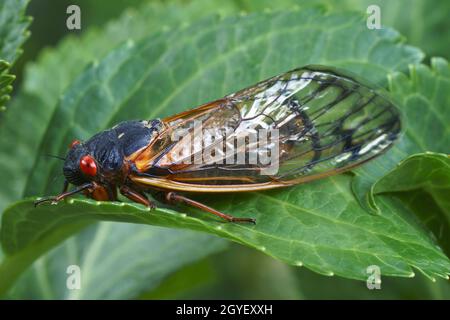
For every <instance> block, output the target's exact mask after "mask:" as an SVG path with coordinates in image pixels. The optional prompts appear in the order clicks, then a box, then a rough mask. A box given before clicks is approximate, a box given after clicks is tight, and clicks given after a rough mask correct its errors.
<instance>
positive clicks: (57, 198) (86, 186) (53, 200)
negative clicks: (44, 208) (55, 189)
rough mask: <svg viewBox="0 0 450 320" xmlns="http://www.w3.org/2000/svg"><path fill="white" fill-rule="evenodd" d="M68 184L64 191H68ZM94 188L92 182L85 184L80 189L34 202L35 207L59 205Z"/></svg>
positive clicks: (65, 185)
mask: <svg viewBox="0 0 450 320" xmlns="http://www.w3.org/2000/svg"><path fill="white" fill-rule="evenodd" d="M67 187H68V184H66V183H64V189H63V190H67ZM93 188H94V184H93V183H92V182H89V183H85V184H83V185H81V186H79V187H78V188H75V189H73V190H71V191H64V192H63V193H61V194H59V195H57V196H54V197H47V198H43V199H40V200H37V201H35V202H34V206H35V207H37V206H38V205H40V204H42V203H44V202H51V203H57V202H59V201H61V200H63V199H64V198H67V197H70V196H72V195H74V194H77V193H80V192H83V191H85V190H89V189H93Z"/></svg>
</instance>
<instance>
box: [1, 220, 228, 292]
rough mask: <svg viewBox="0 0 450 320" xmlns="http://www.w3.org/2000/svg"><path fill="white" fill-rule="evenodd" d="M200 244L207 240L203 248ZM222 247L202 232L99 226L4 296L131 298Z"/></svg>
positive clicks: (75, 239) (41, 263) (51, 256)
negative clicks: (70, 282) (72, 285)
mask: <svg viewBox="0 0 450 320" xmlns="http://www.w3.org/2000/svg"><path fill="white" fill-rule="evenodd" d="M112 235H113V236H112ZM205 242H209V243H208V245H207V246H205V245H204V244H205ZM225 244H226V243H225V242H224V241H221V239H219V238H212V237H210V236H208V235H206V234H199V233H194V232H189V231H180V230H174V229H162V228H156V227H155V228H148V227H142V226H141V227H140V228H136V226H135V225H132V224H118V223H112V222H104V223H100V224H98V225H96V226H90V227H88V228H87V229H85V230H83V231H82V232H81V233H79V234H78V235H77V236H76V237H73V238H71V239H70V240H69V241H67V244H66V245H65V246H63V247H59V248H57V249H56V250H54V251H53V252H52V253H51V254H49V255H45V256H43V257H42V258H40V259H39V260H37V262H36V264H35V268H34V269H33V270H32V272H29V273H27V274H26V276H25V277H24V279H22V281H21V282H20V283H19V286H16V287H15V288H14V290H13V291H12V293H11V294H10V296H11V297H12V298H14V297H20V298H31V299H42V298H44V299H120V298H123V297H136V296H138V295H139V294H141V293H143V292H147V291H148V290H152V289H154V288H156V287H157V286H158V285H159V284H160V283H161V281H162V280H164V278H165V277H167V275H169V274H171V273H172V272H173V271H175V270H177V269H178V268H180V267H183V266H184V265H186V264H189V263H192V262H194V261H196V260H197V259H200V258H202V257H205V256H207V255H210V254H211V253H214V252H217V251H219V250H222V249H224V248H225ZM70 265H77V266H79V267H80V270H81V280H82V281H81V289H80V290H67V287H66V281H67V274H66V272H65V271H66V269H67V267H68V266H70ZM55 275H56V276H55Z"/></svg>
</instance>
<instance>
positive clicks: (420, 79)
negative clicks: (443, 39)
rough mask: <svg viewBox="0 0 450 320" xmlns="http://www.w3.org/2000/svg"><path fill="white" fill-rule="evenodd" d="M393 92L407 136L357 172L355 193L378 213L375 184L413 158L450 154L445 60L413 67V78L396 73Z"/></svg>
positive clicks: (391, 84) (449, 80)
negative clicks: (400, 107) (372, 188)
mask: <svg viewBox="0 0 450 320" xmlns="http://www.w3.org/2000/svg"><path fill="white" fill-rule="evenodd" d="M389 91H390V92H391V94H392V96H393V98H394V99H395V100H396V101H397V102H398V105H399V106H402V111H403V126H404V134H403V136H402V138H401V139H400V141H399V142H398V143H397V144H395V145H394V147H393V148H392V150H391V151H389V152H388V153H387V154H386V155H385V156H382V157H380V158H378V159H376V160H375V161H372V162H370V163H368V164H367V165H365V166H364V167H362V168H360V169H358V170H356V171H355V173H356V174H357V177H356V178H355V179H354V182H353V190H354V192H355V194H356V195H357V196H358V198H359V199H360V201H361V204H362V205H363V206H364V207H365V208H367V209H368V210H371V211H373V212H377V210H378V208H377V203H376V202H375V200H374V197H373V196H372V194H371V187H372V184H373V183H374V182H375V181H376V180H378V179H380V178H381V177H382V176H383V175H384V174H386V173H387V172H389V171H390V170H392V169H393V168H394V167H395V166H396V165H397V163H398V162H399V161H400V160H402V159H404V158H406V157H407V156H409V155H412V154H414V153H419V152H425V151H433V152H438V153H446V152H448V146H450V134H449V133H450V126H449V123H450V114H449V113H448V112H447V106H448V105H449V103H450V95H449V94H448V92H450V67H449V65H448V62H447V61H446V60H444V59H442V58H432V59H431V68H429V67H427V66H425V65H422V64H420V65H411V66H410V77H409V78H408V77H407V76H406V75H405V74H403V73H394V74H393V75H391V76H390V78H389Z"/></svg>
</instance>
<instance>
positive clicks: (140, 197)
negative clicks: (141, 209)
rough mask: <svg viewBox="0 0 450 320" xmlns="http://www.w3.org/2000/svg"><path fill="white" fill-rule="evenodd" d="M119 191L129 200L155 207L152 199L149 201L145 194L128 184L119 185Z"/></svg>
mask: <svg viewBox="0 0 450 320" xmlns="http://www.w3.org/2000/svg"><path fill="white" fill-rule="evenodd" d="M120 193H121V194H122V195H124V196H125V197H127V198H128V199H130V200H131V201H134V202H137V203H141V204H143V205H144V206H147V207H149V208H150V209H154V208H156V204H155V203H154V202H153V201H150V200H149V199H148V198H147V196H146V195H145V194H143V193H141V192H139V191H136V190H134V189H132V188H130V187H128V186H122V187H120Z"/></svg>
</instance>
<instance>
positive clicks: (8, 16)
mask: <svg viewBox="0 0 450 320" xmlns="http://www.w3.org/2000/svg"><path fill="white" fill-rule="evenodd" d="M27 4H28V0H4V1H2V2H0V111H4V110H5V106H4V104H5V103H6V101H8V100H9V93H10V92H11V91H12V86H11V83H12V82H13V81H14V79H15V76H14V75H11V74H9V73H8V71H9V68H10V67H11V65H12V64H14V62H15V61H16V60H17V58H18V56H19V55H20V54H21V53H22V50H21V49H20V47H21V46H22V44H23V43H24V42H25V40H26V39H27V38H28V36H29V32H28V30H27V28H28V26H29V24H30V22H31V18H30V17H26V16H25V8H26V6H27Z"/></svg>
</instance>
